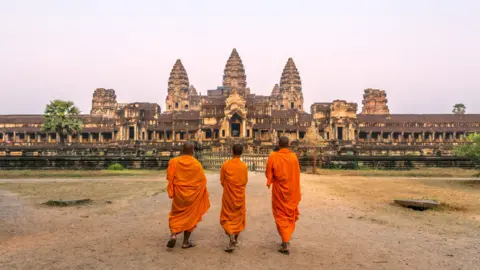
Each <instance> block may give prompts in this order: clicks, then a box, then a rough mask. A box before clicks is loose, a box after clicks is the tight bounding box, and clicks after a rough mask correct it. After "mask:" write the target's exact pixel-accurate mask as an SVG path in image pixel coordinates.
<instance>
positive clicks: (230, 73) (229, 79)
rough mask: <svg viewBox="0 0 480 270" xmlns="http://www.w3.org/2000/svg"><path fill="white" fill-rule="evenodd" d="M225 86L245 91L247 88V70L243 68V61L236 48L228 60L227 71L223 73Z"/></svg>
mask: <svg viewBox="0 0 480 270" xmlns="http://www.w3.org/2000/svg"><path fill="white" fill-rule="evenodd" d="M223 73H224V75H223V86H224V87H229V88H232V89H233V88H239V89H243V88H246V87H247V76H246V75H245V68H244V67H243V63H242V59H240V55H238V52H237V50H236V49H235V48H234V49H233V50H232V53H231V54H230V57H229V58H228V60H227V64H226V65H225V69H224V71H223Z"/></svg>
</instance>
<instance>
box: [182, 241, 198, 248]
mask: <svg viewBox="0 0 480 270" xmlns="http://www.w3.org/2000/svg"><path fill="white" fill-rule="evenodd" d="M194 246H196V245H195V244H194V243H193V242H191V241H188V242H187V243H183V245H182V248H183V249H185V248H192V247H194Z"/></svg>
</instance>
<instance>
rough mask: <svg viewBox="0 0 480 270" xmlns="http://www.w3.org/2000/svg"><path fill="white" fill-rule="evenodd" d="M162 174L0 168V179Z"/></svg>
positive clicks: (150, 173) (152, 171)
mask: <svg viewBox="0 0 480 270" xmlns="http://www.w3.org/2000/svg"><path fill="white" fill-rule="evenodd" d="M162 174H164V171H159V170H123V171H109V170H0V179H20V178H96V177H120V176H121V177H152V176H156V175H162Z"/></svg>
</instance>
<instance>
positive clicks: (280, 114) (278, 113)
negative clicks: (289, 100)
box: [272, 109, 297, 118]
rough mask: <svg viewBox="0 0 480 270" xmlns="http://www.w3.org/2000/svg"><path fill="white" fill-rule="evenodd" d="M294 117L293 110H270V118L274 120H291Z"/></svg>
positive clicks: (294, 111)
mask: <svg viewBox="0 0 480 270" xmlns="http://www.w3.org/2000/svg"><path fill="white" fill-rule="evenodd" d="M296 116H297V111H296V110H294V109H289V110H272V117H274V118H293V117H296Z"/></svg>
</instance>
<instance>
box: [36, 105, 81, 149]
mask: <svg viewBox="0 0 480 270" xmlns="http://www.w3.org/2000/svg"><path fill="white" fill-rule="evenodd" d="M79 114H80V110H79V109H78V108H77V107H76V106H75V105H74V104H73V102H71V101H63V100H58V99H57V100H54V101H51V102H50V104H48V105H47V107H46V108H45V112H44V117H45V120H44V123H43V127H42V129H43V131H45V132H56V133H58V134H59V135H60V143H62V144H63V142H64V140H65V137H66V136H68V135H74V134H77V133H79V132H80V131H81V130H82V127H83V123H82V120H81V119H80V118H79V117H78V115H79Z"/></svg>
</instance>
